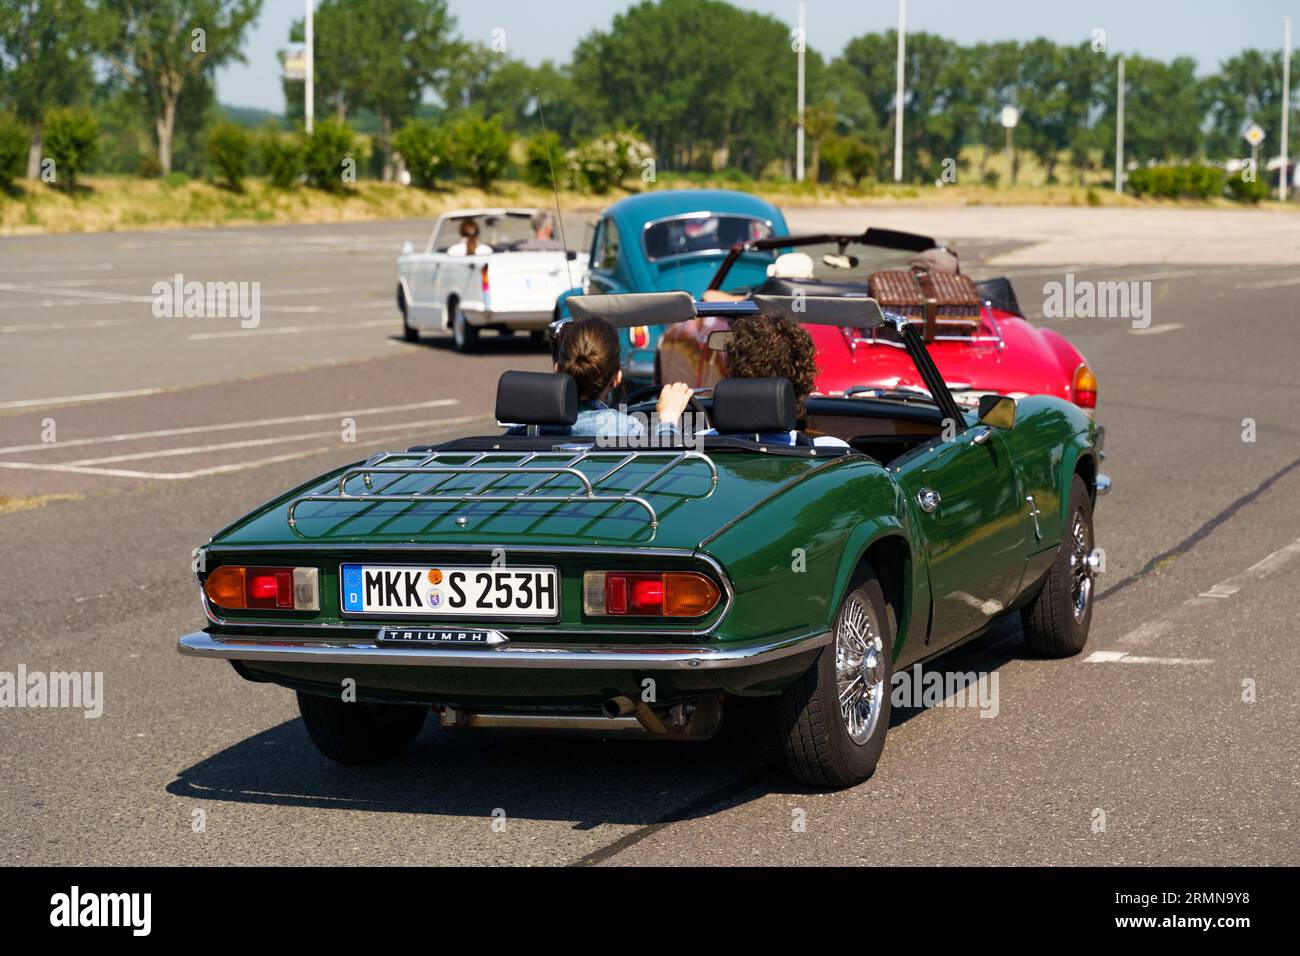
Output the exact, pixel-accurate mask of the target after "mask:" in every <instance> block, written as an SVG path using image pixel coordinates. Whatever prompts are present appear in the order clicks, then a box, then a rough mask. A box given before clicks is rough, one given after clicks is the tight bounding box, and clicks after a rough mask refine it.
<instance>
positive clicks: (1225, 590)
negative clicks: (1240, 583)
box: [1196, 584, 1241, 600]
mask: <svg viewBox="0 0 1300 956" xmlns="http://www.w3.org/2000/svg"><path fill="white" fill-rule="evenodd" d="M1240 590H1241V588H1239V587H1236V586H1235V585H1232V584H1216V585H1215V586H1214V587H1212V588H1210V589H1209V590H1208V591H1202V592H1201V593H1200V594H1198V595H1196V596H1197V597H1203V598H1219V599H1220V600H1223V599H1224V598H1230V597H1232V596H1233V595H1234V594H1236V593H1237V592H1238V591H1240Z"/></svg>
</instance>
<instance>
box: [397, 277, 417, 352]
mask: <svg viewBox="0 0 1300 956" xmlns="http://www.w3.org/2000/svg"><path fill="white" fill-rule="evenodd" d="M397 308H398V309H399V310H401V313H402V338H403V340H405V341H407V342H418V341H420V330H419V329H415V328H412V327H411V322H410V318H409V316H407V314H406V294H405V293H404V292H403V291H402V287H401V286H398V287H397Z"/></svg>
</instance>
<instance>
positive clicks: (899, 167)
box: [894, 0, 907, 183]
mask: <svg viewBox="0 0 1300 956" xmlns="http://www.w3.org/2000/svg"><path fill="white" fill-rule="evenodd" d="M906 34H907V0H898V70H897V77H896V89H895V92H894V182H896V183H901V182H902V181H903V58H904V55H905V50H906V45H907V40H906Z"/></svg>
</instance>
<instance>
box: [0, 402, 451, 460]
mask: <svg viewBox="0 0 1300 956" xmlns="http://www.w3.org/2000/svg"><path fill="white" fill-rule="evenodd" d="M160 391H162V389H158V388H154V389H146V390H145V391H142V392H121V393H118V394H121V395H132V394H138V395H148V394H152V393H153V392H160ZM104 394H105V395H109V396H112V395H113V394H114V393H112V392H106V393H104ZM94 397H95V396H91V395H80V396H71V397H69V398H65V399H63V401H71V400H72V399H74V398H83V399H84V398H94ZM45 401H51V399H46V400H45ZM459 404H460V399H458V398H436V399H434V400H433V401H429V402H411V403H409V404H406V405H377V406H375V407H373V408H357V409H352V410H350V411H341V412H316V413H313V414H311V415H288V416H284V417H281V418H258V419H252V420H250V421H242V422H221V423H220V424H216V425H189V426H186V427H185V428H160V429H157V430H155V431H147V432H125V433H123V434H119V435H101V436H98V437H96V438H73V439H71V440H69V441H60V442H54V443H45V442H38V443H36V444H32V445H10V446H9V447H8V448H0V455H4V454H11V453H16V452H21V451H40V450H42V449H45V450H48V449H51V448H73V447H76V446H78V445H102V444H105V443H107V442H114V441H131V440H132V439H136V438H169V437H171V436H173V435H197V434H201V433H202V432H215V431H222V430H223V429H228V428H266V427H268V426H271V425H294V424H298V423H300V422H319V421H325V420H326V419H329V418H356V417H358V416H361V415H384V414H388V413H390V412H405V411H411V410H412V409H416V408H441V407H444V406H447V405H459ZM0 407H3V406H0Z"/></svg>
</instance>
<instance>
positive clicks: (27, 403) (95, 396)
mask: <svg viewBox="0 0 1300 956" xmlns="http://www.w3.org/2000/svg"><path fill="white" fill-rule="evenodd" d="M161 391H162V389H161V388H136V389H132V390H131V391H128V392H93V393H92V394H90V395H62V396H59V397H57V398H25V399H23V400H22V401H18V402H0V408H38V407H40V406H41V405H67V404H68V403H70V402H97V401H100V400H101V399H105V398H132V397H134V396H136V395H154V394H157V393H158V392H161ZM48 447H50V446H49V445H22V446H18V447H17V448H0V452H6V451H27V450H28V449H31V448H48Z"/></svg>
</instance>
